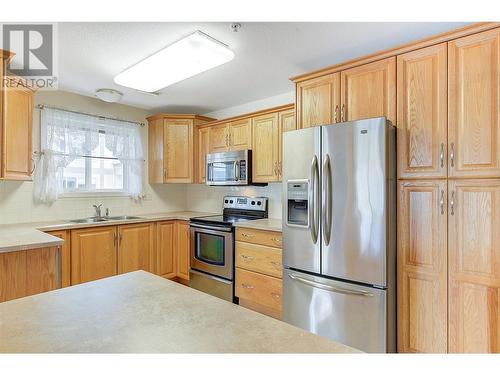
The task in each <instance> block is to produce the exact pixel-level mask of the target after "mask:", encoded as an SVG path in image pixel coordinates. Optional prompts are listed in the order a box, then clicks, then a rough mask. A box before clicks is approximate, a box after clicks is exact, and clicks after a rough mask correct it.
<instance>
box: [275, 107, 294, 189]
mask: <svg viewBox="0 0 500 375" xmlns="http://www.w3.org/2000/svg"><path fill="white" fill-rule="evenodd" d="M278 122H279V137H280V138H279V154H278V158H279V160H278V180H279V181H281V176H282V174H283V133H285V132H289V131H292V130H295V129H296V127H295V109H289V110H286V111H281V112H279V113H278Z"/></svg>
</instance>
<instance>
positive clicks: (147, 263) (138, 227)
mask: <svg viewBox="0 0 500 375" xmlns="http://www.w3.org/2000/svg"><path fill="white" fill-rule="evenodd" d="M153 234H154V224H150V223H141V224H129V225H120V226H119V227H118V273H126V272H132V271H137V270H144V271H148V272H153V269H154V254H153V252H154V238H153Z"/></svg>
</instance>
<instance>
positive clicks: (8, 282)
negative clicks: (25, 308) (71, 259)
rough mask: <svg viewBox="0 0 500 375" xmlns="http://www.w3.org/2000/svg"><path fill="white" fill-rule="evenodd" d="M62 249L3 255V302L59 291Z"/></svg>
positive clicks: (0, 282) (0, 290)
mask: <svg viewBox="0 0 500 375" xmlns="http://www.w3.org/2000/svg"><path fill="white" fill-rule="evenodd" d="M58 267H59V261H58V249H57V247H47V248H41V249H31V250H22V251H14V252H9V253H1V254H0V302H5V301H9V300H12V299H15V298H21V297H26V296H30V295H33V294H37V293H43V292H48V291H50V290H54V289H56V288H57V287H58V283H59V280H58V274H59V272H58Z"/></svg>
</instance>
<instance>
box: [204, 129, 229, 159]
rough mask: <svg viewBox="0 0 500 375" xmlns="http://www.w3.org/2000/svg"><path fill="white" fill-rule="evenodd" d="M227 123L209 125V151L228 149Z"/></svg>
mask: <svg viewBox="0 0 500 375" xmlns="http://www.w3.org/2000/svg"><path fill="white" fill-rule="evenodd" d="M227 128H228V124H219V125H214V126H211V127H210V135H209V138H210V152H211V153H212V152H223V151H227V150H229V134H228V129H227Z"/></svg>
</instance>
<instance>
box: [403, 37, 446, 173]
mask: <svg viewBox="0 0 500 375" xmlns="http://www.w3.org/2000/svg"><path fill="white" fill-rule="evenodd" d="M397 76H398V78H397V81H398V83H397V91H398V93H397V96H398V100H397V103H398V118H397V125H398V129H397V147H398V152H397V154H398V162H397V165H398V178H446V176H447V169H446V168H447V150H448V142H447V129H448V118H447V93H448V89H447V44H446V43H441V44H437V45H435V46H431V47H427V48H423V49H419V50H416V51H412V52H408V53H405V54H402V55H399V56H398V57H397Z"/></svg>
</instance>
